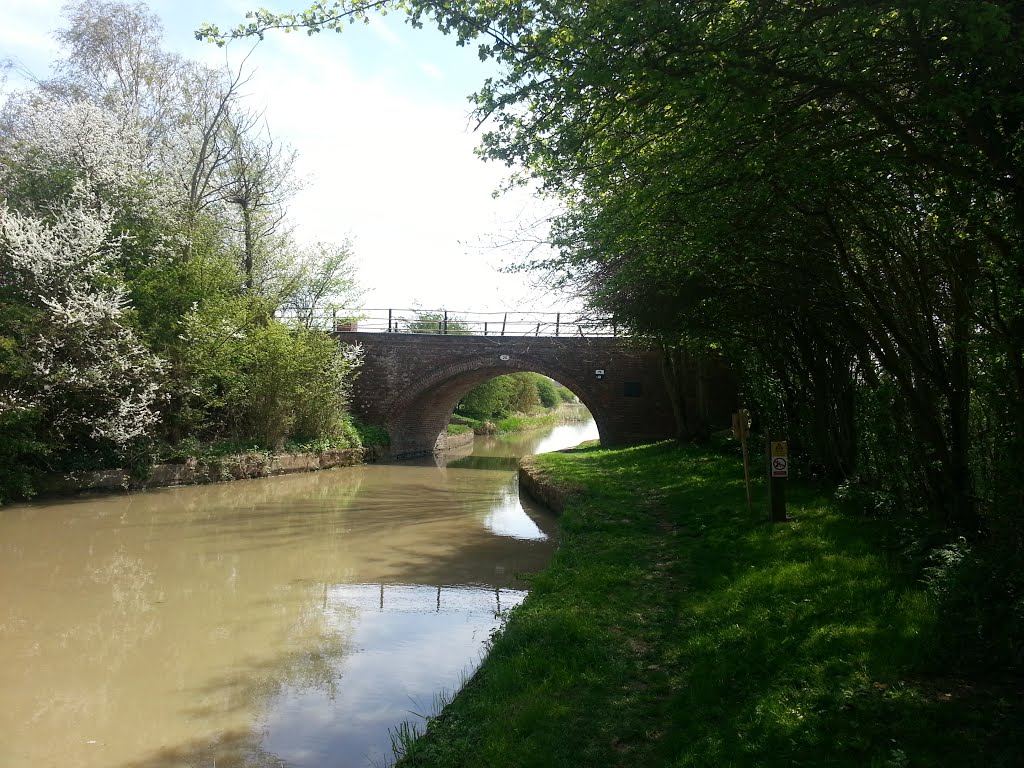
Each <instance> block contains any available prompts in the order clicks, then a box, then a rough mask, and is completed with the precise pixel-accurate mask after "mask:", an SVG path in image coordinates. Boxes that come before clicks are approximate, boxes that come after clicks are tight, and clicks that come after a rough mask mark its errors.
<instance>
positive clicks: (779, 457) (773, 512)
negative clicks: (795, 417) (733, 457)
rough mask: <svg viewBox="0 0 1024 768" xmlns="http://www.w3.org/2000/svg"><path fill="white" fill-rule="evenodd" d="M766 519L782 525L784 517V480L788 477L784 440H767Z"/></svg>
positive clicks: (785, 518)
mask: <svg viewBox="0 0 1024 768" xmlns="http://www.w3.org/2000/svg"><path fill="white" fill-rule="evenodd" d="M765 447H766V448H767V449H768V451H767V453H768V505H769V506H768V519H769V520H770V521H771V522H773V523H783V522H785V521H786V520H788V519H789V518H787V517H786V478H787V477H789V446H788V445H787V443H786V441H785V440H772V439H771V437H769V438H768V444H767V446H765Z"/></svg>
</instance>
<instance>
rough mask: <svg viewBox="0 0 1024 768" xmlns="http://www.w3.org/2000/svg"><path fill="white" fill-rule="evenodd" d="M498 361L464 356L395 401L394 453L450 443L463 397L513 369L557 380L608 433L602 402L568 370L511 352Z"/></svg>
mask: <svg viewBox="0 0 1024 768" xmlns="http://www.w3.org/2000/svg"><path fill="white" fill-rule="evenodd" d="M508 358H509V359H508V360H503V361H501V364H500V365H496V364H495V363H494V356H493V355H488V356H486V357H484V356H481V357H479V358H471V359H463V360H460V361H458V362H455V363H452V364H450V365H448V366H445V367H443V368H441V369H440V370H437V371H436V372H434V373H433V374H431V375H428V376H426V377H424V378H423V379H421V380H420V381H419V382H417V383H416V384H415V385H413V386H412V387H410V388H409V389H408V390H407V391H406V392H405V393H403V395H402V396H401V397H399V398H397V399H396V401H395V402H394V404H393V405H392V407H391V409H390V410H389V412H388V414H387V417H386V418H385V423H384V427H385V429H386V430H387V431H388V434H389V436H390V438H391V450H392V453H393V454H394V455H395V456H402V455H409V454H411V453H422V452H424V451H423V448H424V446H428V445H429V446H432V447H433V449H434V450H439V449H443V448H445V447H446V446H447V431H448V423H449V422H450V420H451V417H452V414H453V413H454V412H455V407H456V406H457V405H458V403H459V401H460V400H462V398H463V397H464V396H465V395H466V394H468V393H469V392H470V391H471V390H473V389H474V388H475V387H477V386H479V385H480V384H483V383H484V382H487V381H490V380H491V379H494V378H496V377H498V376H504V375H507V374H512V373H539V374H541V375H543V376H547V377H548V378H551V379H554V380H555V381H557V382H558V383H559V384H561V385H562V386H564V387H565V388H566V389H568V390H569V391H570V392H572V393H573V394H574V395H575V396H576V397H577V398H578V399H579V401H580V402H581V403H582V404H583V405H584V407H586V408H587V410H588V411H589V412H590V414H591V416H592V417H593V419H594V422H595V424H596V425H597V431H598V435H599V436H600V438H601V440H602V442H604V441H605V439H606V438H605V436H606V434H607V433H608V417H607V415H606V414H605V413H604V412H603V410H602V409H601V407H600V403H598V402H595V400H594V399H593V398H592V397H591V396H589V393H588V391H587V388H586V387H585V386H583V385H582V383H581V382H578V381H575V378H576V377H574V376H572V375H571V374H569V373H567V372H566V371H564V370H555V369H554V368H552V367H550V366H548V365H544V364H543V363H541V364H538V361H536V360H525V359H522V358H517V357H516V356H512V355H509V356H508Z"/></svg>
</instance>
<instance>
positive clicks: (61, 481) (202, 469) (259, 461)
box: [40, 447, 379, 495]
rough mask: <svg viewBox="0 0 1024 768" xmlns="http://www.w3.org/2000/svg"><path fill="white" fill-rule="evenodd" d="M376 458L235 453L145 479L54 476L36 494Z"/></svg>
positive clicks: (342, 453) (112, 472)
mask: <svg viewBox="0 0 1024 768" xmlns="http://www.w3.org/2000/svg"><path fill="white" fill-rule="evenodd" d="M378 457H379V454H378V450H377V449H376V448H374V447H370V448H346V449H343V450H337V451H323V452H321V453H260V452H253V453H239V454H235V455H232V456H225V457H224V458H223V459H221V460H218V461H211V462H207V463H203V462H199V461H197V460H195V459H190V460H189V461H187V462H185V463H184V464H157V465H156V466H154V467H153V468H152V471H151V472H150V474H149V477H147V478H138V477H132V476H131V474H130V473H129V472H127V471H126V470H123V469H108V470H103V471H100V472H82V473H79V474H74V475H68V476H61V475H58V476H53V477H51V478H49V480H48V481H46V482H45V483H44V484H43V487H42V488H41V489H40V490H41V492H42V494H43V495H65V494H72V493H78V492H81V491H128V490H137V489H140V488H160V487H166V486H173V485H201V484H204V483H219V482H222V481H226V480H250V479H253V478H257V477H271V476H273V475H288V474H292V473H295V472H315V471H317V470H320V469H331V468H333V467H350V466H353V465H355V464H363V463H365V462H371V461H375V460H377V458H378Z"/></svg>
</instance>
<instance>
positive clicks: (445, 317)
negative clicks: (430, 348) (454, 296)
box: [442, 309, 448, 336]
mask: <svg viewBox="0 0 1024 768" xmlns="http://www.w3.org/2000/svg"><path fill="white" fill-rule="evenodd" d="M442 333H444V335H445V336H447V335H448V310H447V309H446V310H445V311H444V331H442Z"/></svg>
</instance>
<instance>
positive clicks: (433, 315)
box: [405, 309, 473, 336]
mask: <svg viewBox="0 0 1024 768" xmlns="http://www.w3.org/2000/svg"><path fill="white" fill-rule="evenodd" d="M405 332H406V333H446V334H449V335H460V336H467V335H469V334H471V333H472V332H473V331H472V329H471V328H470V327H469V325H468V324H467V323H466V322H465V321H464V320H463V319H462V318H461V317H456V316H455V315H452V316H450V317H449V316H448V313H447V312H445V311H444V310H426V309H419V310H416V315H415V317H413V319H412V320H408V321H406V327H405Z"/></svg>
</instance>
